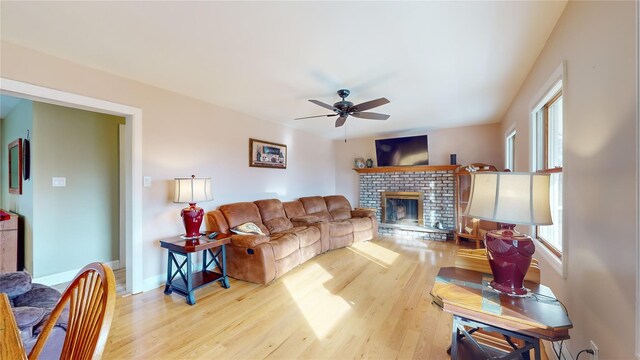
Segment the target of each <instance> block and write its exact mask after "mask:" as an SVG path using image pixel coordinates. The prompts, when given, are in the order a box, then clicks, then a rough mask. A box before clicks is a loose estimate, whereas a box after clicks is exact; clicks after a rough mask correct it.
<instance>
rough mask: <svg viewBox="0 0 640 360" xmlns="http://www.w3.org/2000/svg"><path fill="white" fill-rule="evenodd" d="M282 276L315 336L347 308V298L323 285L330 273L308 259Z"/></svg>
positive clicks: (321, 335)
mask: <svg viewBox="0 0 640 360" xmlns="http://www.w3.org/2000/svg"><path fill="white" fill-rule="evenodd" d="M308 265H309V266H305V267H304V268H300V269H299V271H296V272H295V273H289V274H287V276H286V277H284V278H283V279H282V282H283V283H284V285H285V286H286V288H287V290H289V293H290V294H291V297H292V298H293V299H294V300H295V302H296V304H297V305H298V308H299V309H300V312H301V313H302V314H303V315H304V317H305V319H306V320H307V323H308V324H309V326H310V327H311V329H312V330H313V332H314V333H315V334H316V337H317V338H318V339H324V338H326V337H327V336H328V335H329V334H330V333H331V330H333V328H334V327H335V326H336V325H338V323H339V322H340V320H341V319H342V318H343V317H344V316H345V315H346V314H347V313H348V312H349V310H351V306H350V305H349V303H348V302H347V301H345V300H344V299H343V298H341V297H340V296H338V295H334V294H332V293H331V292H330V291H329V290H327V288H326V287H325V286H324V283H325V282H328V281H331V279H333V276H332V275H331V274H329V273H328V272H327V271H326V270H325V269H323V268H322V267H321V266H320V265H318V264H315V263H311V264H308Z"/></svg>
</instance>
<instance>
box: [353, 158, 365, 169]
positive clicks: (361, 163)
mask: <svg viewBox="0 0 640 360" xmlns="http://www.w3.org/2000/svg"><path fill="white" fill-rule="evenodd" d="M354 165H355V167H356V169H363V168H364V166H365V165H364V159H363V158H356V160H355V164H354Z"/></svg>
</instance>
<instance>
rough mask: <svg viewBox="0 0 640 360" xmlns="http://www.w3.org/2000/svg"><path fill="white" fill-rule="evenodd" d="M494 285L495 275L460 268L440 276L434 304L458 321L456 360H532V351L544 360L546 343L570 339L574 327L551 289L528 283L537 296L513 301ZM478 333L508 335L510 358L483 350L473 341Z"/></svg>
mask: <svg viewBox="0 0 640 360" xmlns="http://www.w3.org/2000/svg"><path fill="white" fill-rule="evenodd" d="M490 280H492V275H491V274H485V273H482V272H478V271H473V270H466V269H460V268H455V267H445V268H441V269H440V271H439V272H438V275H437V276H436V279H435V282H434V284H433V288H432V289H431V296H432V299H433V302H434V303H435V304H436V305H437V306H438V307H440V308H441V309H442V310H444V311H445V312H448V313H451V314H452V315H453V326H452V336H451V347H450V349H451V359H452V360H459V359H462V358H470V359H479V358H483V359H522V358H524V359H529V350H531V349H533V350H534V356H535V359H536V360H540V358H541V355H540V345H539V344H540V339H542V340H548V341H551V342H554V341H559V340H566V339H569V329H571V328H572V327H573V324H572V323H571V320H570V319H569V315H568V314H567V313H566V310H565V308H564V307H563V306H562V304H561V303H560V302H559V301H558V300H557V299H556V298H555V295H554V294H553V292H552V291H551V289H549V288H548V287H546V286H544V285H540V284H536V283H534V282H530V281H525V286H526V287H527V288H529V289H530V290H531V293H530V294H529V295H527V296H523V297H511V296H509V295H506V294H503V293H498V292H496V291H495V290H493V289H491V288H490V287H489V286H488V284H489V281H490ZM469 328H471V329H470V330H468V329H469ZM477 329H485V330H487V331H490V332H496V333H499V334H502V335H503V336H504V338H505V340H506V341H507V342H508V343H509V345H510V347H511V349H510V352H509V353H507V354H505V353H504V352H498V351H494V350H495V349H494V348H493V347H491V346H485V345H484V344H480V343H479V342H478V341H476V340H475V339H474V338H473V337H472V336H471V335H472V334H473V333H474V332H475V331H476V330H477ZM511 338H515V339H520V340H522V341H523V342H524V346H522V347H518V346H516V344H515V343H513V342H512V341H511Z"/></svg>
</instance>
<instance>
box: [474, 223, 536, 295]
mask: <svg viewBox="0 0 640 360" xmlns="http://www.w3.org/2000/svg"><path fill="white" fill-rule="evenodd" d="M501 227H502V228H501V229H500V230H492V231H489V232H488V233H487V235H486V245H487V258H488V259H489V265H490V266H491V272H492V273H493V281H491V287H492V288H494V289H496V290H498V291H500V292H504V293H507V294H509V295H517V296H519V295H526V294H527V289H526V288H525V287H524V276H525V275H526V274H527V271H528V270H529V265H531V257H532V256H533V253H534V252H535V251H536V247H535V245H534V244H533V240H532V239H531V238H530V237H529V236H527V235H524V234H520V233H518V232H517V231H515V230H514V229H513V228H514V227H515V225H512V224H501Z"/></svg>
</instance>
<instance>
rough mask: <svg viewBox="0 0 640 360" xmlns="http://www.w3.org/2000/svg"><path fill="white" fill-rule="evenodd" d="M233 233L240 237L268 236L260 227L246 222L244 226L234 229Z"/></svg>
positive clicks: (232, 229)
mask: <svg viewBox="0 0 640 360" xmlns="http://www.w3.org/2000/svg"><path fill="white" fill-rule="evenodd" d="M229 230H231V232H233V233H234V234H238V235H266V234H265V233H263V232H262V230H261V229H260V228H259V227H258V225H256V224H254V223H252V222H246V223H244V224H241V225H238V226H236V227H232V228H231V229H229Z"/></svg>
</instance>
